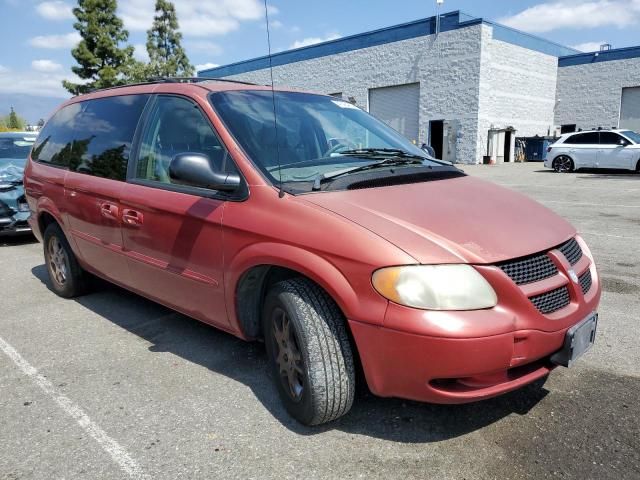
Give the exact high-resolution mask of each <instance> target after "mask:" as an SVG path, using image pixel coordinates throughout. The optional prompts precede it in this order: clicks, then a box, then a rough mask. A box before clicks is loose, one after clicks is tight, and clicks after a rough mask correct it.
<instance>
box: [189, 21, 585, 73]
mask: <svg viewBox="0 0 640 480" xmlns="http://www.w3.org/2000/svg"><path fill="white" fill-rule="evenodd" d="M480 23H484V24H486V25H491V26H492V27H493V31H494V38H495V39H497V40H501V41H504V42H508V43H512V44H514V45H519V46H521V47H525V48H528V49H531V50H535V51H538V52H542V53H546V54H548V55H554V56H557V57H560V56H564V55H570V54H573V53H576V52H577V50H574V49H571V48H568V47H563V46H562V45H558V44H557V43H553V42H550V41H548V40H545V39H543V38H540V37H536V36H534V35H530V34H528V33H524V32H521V31H519V30H515V29H513V28H509V27H505V26H504V25H500V24H497V23H494V22H490V21H487V20H483V19H482V18H476V17H474V16H472V15H469V14H467V13H464V12H460V11H454V12H449V13H445V14H443V15H441V16H440V31H442V32H447V31H450V30H457V29H460V28H466V27H469V26H472V25H478V24H480ZM435 27H436V17H429V18H425V19H421V20H415V21H413V22H407V23H403V24H400V25H393V26H391V27H386V28H381V29H378V30H373V31H370V32H365V33H359V34H356V35H350V36H348V37H343V38H339V39H337V40H331V41H328V42H322V43H318V44H315V45H309V46H308V47H302V48H296V49H293V50H287V51H285V52H279V53H275V54H273V55H272V56H271V62H272V65H273V66H274V67H276V66H280V65H287V64H289V63H294V62H301V61H303V60H310V59H313V58H320V57H326V56H328V55H336V54H338V53H345V52H350V51H353V50H359V49H361V48H367V47H373V46H377V45H384V44H386V43H392V42H398V41H401V40H408V39H411V38H416V37H422V36H426V35H432V34H434V33H435ZM268 67H269V57H268V56H266V55H265V56H263V57H258V58H253V59H251V60H245V61H241V62H236V63H231V64H229V65H223V66H221V67H215V68H210V69H207V70H201V71H199V72H198V76H202V77H227V76H229V75H238V74H241V73H246V72H252V71H254V70H261V69H264V68H268Z"/></svg>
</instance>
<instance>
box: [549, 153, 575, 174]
mask: <svg viewBox="0 0 640 480" xmlns="http://www.w3.org/2000/svg"><path fill="white" fill-rule="evenodd" d="M553 169H554V170H555V171H556V173H569V172H573V170H574V165H573V160H571V157H569V156H568V155H560V156H558V157H556V159H555V160H554V161H553Z"/></svg>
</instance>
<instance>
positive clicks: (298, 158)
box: [210, 90, 442, 183]
mask: <svg viewBox="0 0 640 480" xmlns="http://www.w3.org/2000/svg"><path fill="white" fill-rule="evenodd" d="M272 95H273V96H274V97H272ZM210 99H211V103H212V105H213V107H214V108H215V110H216V111H217V112H218V114H219V116H220V117H221V119H222V121H223V122H224V123H225V124H226V126H227V128H228V129H229V131H230V132H231V134H232V135H233V136H234V137H235V139H236V140H237V141H238V143H239V144H240V145H241V146H242V148H243V149H244V151H245V152H246V153H247V155H248V156H249V157H250V158H251V160H252V161H253V162H254V163H255V164H256V165H257V167H258V168H259V169H260V170H262V172H263V173H265V174H266V176H267V177H268V178H269V179H270V180H271V181H272V182H274V183H277V182H279V181H280V180H281V181H282V182H283V183H287V182H310V181H313V180H314V179H316V178H318V177H319V176H322V175H327V176H330V175H331V174H332V173H333V172H336V171H340V170H341V169H344V170H345V171H346V170H349V169H351V168H352V167H358V166H360V165H363V166H364V165H367V164H374V163H377V162H380V160H381V158H389V157H391V158H393V157H396V156H402V157H403V158H407V157H411V158H412V159H413V161H412V163H413V164H415V163H418V164H424V165H432V166H436V165H442V163H441V162H437V161H436V160H434V159H431V158H430V157H428V155H427V154H426V153H425V152H424V151H423V150H421V149H420V148H418V147H416V146H415V145H413V144H412V143H411V142H410V141H409V140H407V139H406V138H405V137H403V136H402V135H400V134H399V133H398V132H396V131H395V130H393V129H392V128H391V127H389V126H387V125H386V124H384V123H382V122H380V121H378V120H376V119H375V118H374V117H372V116H371V115H369V114H368V113H366V112H364V111H362V110H361V109H360V108H358V107H356V106H355V105H352V104H351V103H349V102H346V101H344V100H341V99H339V98H332V97H329V96H324V95H314V94H309V93H300V92H281V91H280V92H278V91H276V92H273V93H272V92H271V91H268V90H242V91H227V92H216V93H213V94H211V96H210ZM274 99H275V110H276V114H277V129H276V128H275V123H274ZM276 138H277V143H276Z"/></svg>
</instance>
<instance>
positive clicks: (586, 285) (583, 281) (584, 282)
mask: <svg viewBox="0 0 640 480" xmlns="http://www.w3.org/2000/svg"><path fill="white" fill-rule="evenodd" d="M578 280H579V281H580V287H582V293H587V292H588V291H589V290H590V289H591V282H592V280H591V271H590V270H587V271H586V272H584V273H583V274H582V275H580V278H579V279H578Z"/></svg>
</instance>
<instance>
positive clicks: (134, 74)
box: [127, 59, 153, 83]
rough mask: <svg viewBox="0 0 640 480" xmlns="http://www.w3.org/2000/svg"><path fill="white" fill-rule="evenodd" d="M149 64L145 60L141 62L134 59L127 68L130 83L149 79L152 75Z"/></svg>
mask: <svg viewBox="0 0 640 480" xmlns="http://www.w3.org/2000/svg"><path fill="white" fill-rule="evenodd" d="M152 76H153V75H151V72H150V68H149V65H147V64H146V63H144V62H139V61H137V60H135V59H132V60H131V62H130V63H129V67H128V69H127V80H128V81H129V82H130V83H141V82H146V81H147V80H149V77H152Z"/></svg>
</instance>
